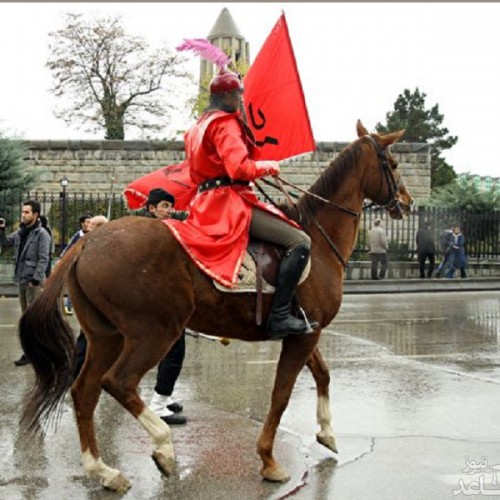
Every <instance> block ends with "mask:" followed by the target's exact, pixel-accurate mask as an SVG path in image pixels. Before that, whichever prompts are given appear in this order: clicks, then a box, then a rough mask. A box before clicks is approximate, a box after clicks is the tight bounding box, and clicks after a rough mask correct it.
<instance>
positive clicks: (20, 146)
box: [0, 132, 36, 194]
mask: <svg viewBox="0 0 500 500" xmlns="http://www.w3.org/2000/svg"><path fill="white" fill-rule="evenodd" d="M27 155H28V153H27V149H26V146H25V144H24V143H23V141H22V140H21V139H17V138H8V137H7V136H6V135H5V134H4V133H2V132H0V193H3V194H6V193H10V192H12V191H18V192H21V191H27V190H29V189H30V188H31V186H32V185H33V183H34V182H35V180H36V175H35V174H34V173H31V172H27V171H26V168H25V163H24V161H25V158H26V157H27Z"/></svg>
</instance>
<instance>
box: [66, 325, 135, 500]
mask: <svg viewBox="0 0 500 500" xmlns="http://www.w3.org/2000/svg"><path fill="white" fill-rule="evenodd" d="M122 345H123V341H122V338H121V336H120V335H118V334H115V335H112V336H110V337H97V338H94V339H92V340H91V341H89V343H88V347H87V354H86V359H85V363H84V365H83V367H82V370H81V372H80V375H79V376H78V378H77V380H76V382H75V383H74V384H73V387H72V388H71V395H72V397H73V404H74V406H75V414H76V421H77V425H78V432H79V434H80V445H81V449H82V463H83V468H84V469H85V472H86V473H87V474H88V475H89V476H92V477H97V478H98V479H99V480H100V481H101V484H102V485H103V486H105V487H106V488H109V489H111V490H114V491H118V492H125V491H126V490H127V489H128V488H130V482H129V481H128V479H127V478H126V477H125V476H124V475H123V474H122V473H121V472H120V471H119V470H117V469H112V468H111V467H108V466H107V465H106V464H105V463H104V462H103V461H102V459H101V457H100V455H99V449H98V447H97V441H96V436H95V430H94V418H93V417H94V411H95V408H96V406H97V403H98V401H99V396H100V394H101V377H102V376H103V374H104V373H105V372H106V371H107V370H108V369H109V367H110V366H111V365H112V364H113V363H114V362H115V360H116V358H117V357H118V355H119V354H120V352H121V350H122Z"/></svg>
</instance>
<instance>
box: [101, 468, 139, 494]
mask: <svg viewBox="0 0 500 500" xmlns="http://www.w3.org/2000/svg"><path fill="white" fill-rule="evenodd" d="M102 484H103V486H104V487H105V488H106V489H108V490H112V491H116V492H117V493H125V492H126V491H127V490H128V489H129V488H130V487H131V486H132V485H131V484H130V481H129V480H128V479H127V478H126V477H125V476H124V475H123V474H122V473H121V472H119V473H118V474H117V475H116V476H115V477H113V478H112V479H110V480H109V481H104V482H103V483H102Z"/></svg>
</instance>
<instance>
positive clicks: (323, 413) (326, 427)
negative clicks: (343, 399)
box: [316, 396, 337, 452]
mask: <svg viewBox="0 0 500 500" xmlns="http://www.w3.org/2000/svg"><path fill="white" fill-rule="evenodd" d="M316 419H317V421H318V424H319V426H320V431H319V432H318V433H317V434H316V438H317V440H318V442H320V443H321V444H322V445H324V446H326V447H327V448H329V449H330V450H332V451H335V452H337V446H336V443H335V434H334V433H333V429H332V425H331V423H332V415H331V413H330V399H329V398H328V396H320V397H318V403H317V411H316Z"/></svg>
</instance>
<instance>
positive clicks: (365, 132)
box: [356, 119, 368, 137]
mask: <svg viewBox="0 0 500 500" xmlns="http://www.w3.org/2000/svg"><path fill="white" fill-rule="evenodd" d="M356 131H357V132H358V137H363V136H365V135H368V130H366V128H365V126H364V125H363V124H362V123H361V120H359V119H358V121H357V122H356Z"/></svg>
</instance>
